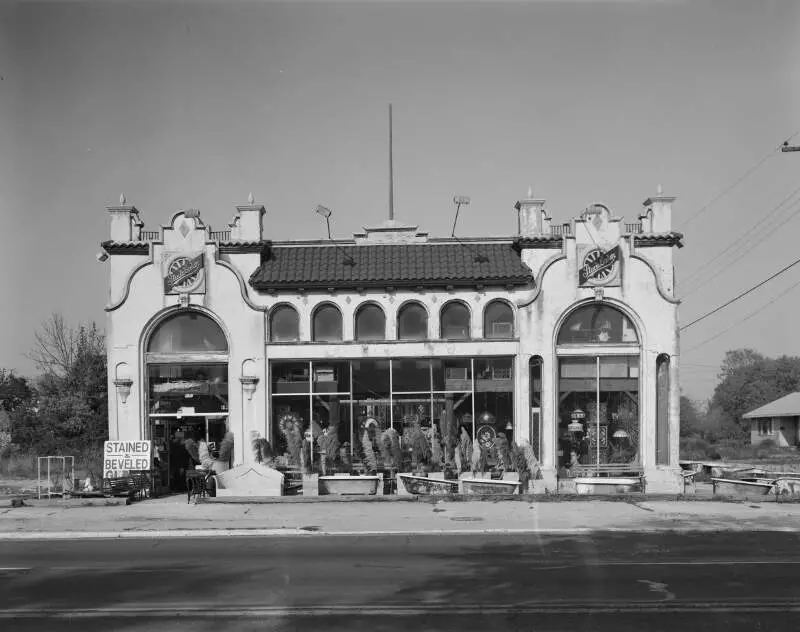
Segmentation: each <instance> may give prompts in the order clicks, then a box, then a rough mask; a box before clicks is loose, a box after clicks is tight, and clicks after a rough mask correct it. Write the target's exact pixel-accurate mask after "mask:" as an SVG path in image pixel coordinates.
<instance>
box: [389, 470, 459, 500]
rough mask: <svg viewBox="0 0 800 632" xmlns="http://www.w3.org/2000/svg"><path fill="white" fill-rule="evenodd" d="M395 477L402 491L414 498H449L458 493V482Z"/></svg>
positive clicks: (429, 478)
mask: <svg viewBox="0 0 800 632" xmlns="http://www.w3.org/2000/svg"><path fill="white" fill-rule="evenodd" d="M397 477H398V480H399V481H400V483H401V484H402V486H403V488H404V490H405V491H406V492H407V493H409V494H413V495H415V496H450V495H452V494H457V493H458V481H449V480H445V479H444V478H433V477H427V476H417V475H415V474H398V475H397Z"/></svg>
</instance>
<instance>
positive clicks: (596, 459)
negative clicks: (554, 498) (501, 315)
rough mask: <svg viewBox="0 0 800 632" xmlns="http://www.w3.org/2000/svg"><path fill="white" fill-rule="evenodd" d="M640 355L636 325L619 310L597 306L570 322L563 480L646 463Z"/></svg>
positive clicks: (562, 367) (561, 394)
mask: <svg viewBox="0 0 800 632" xmlns="http://www.w3.org/2000/svg"><path fill="white" fill-rule="evenodd" d="M640 353H641V348H640V338H639V335H638V333H637V331H636V328H635V326H634V325H633V323H632V322H631V320H630V319H629V318H628V317H627V316H626V315H625V314H624V313H623V312H622V311H620V310H619V309H617V308H616V307H612V306H611V305H608V304H606V303H593V304H590V305H585V306H582V307H579V308H577V309H576V310H575V311H573V312H572V313H571V314H569V316H567V318H566V319H565V320H564V323H563V324H562V325H561V328H560V329H559V332H558V337H557V340H556V355H557V358H558V455H559V458H558V465H559V474H560V475H561V476H562V477H569V476H573V475H575V473H576V471H577V470H579V469H580V468H581V467H586V466H593V465H594V466H601V465H606V464H631V465H632V467H633V466H634V465H638V463H639V462H640V454H639V449H640V445H639V435H640V432H639V427H640V415H639V373H640V371H639V358H640Z"/></svg>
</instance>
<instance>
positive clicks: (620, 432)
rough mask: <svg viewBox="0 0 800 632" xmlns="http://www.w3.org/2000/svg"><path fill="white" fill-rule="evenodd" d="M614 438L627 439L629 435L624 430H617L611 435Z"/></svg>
mask: <svg viewBox="0 0 800 632" xmlns="http://www.w3.org/2000/svg"><path fill="white" fill-rule="evenodd" d="M612 436H613V437H614V438H615V439H627V438H628V437H630V435H629V434H628V433H627V432H625V431H624V430H617V431H616V432H615V433H614V434H613V435H612Z"/></svg>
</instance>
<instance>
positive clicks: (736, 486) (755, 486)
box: [711, 478, 775, 498]
mask: <svg viewBox="0 0 800 632" xmlns="http://www.w3.org/2000/svg"><path fill="white" fill-rule="evenodd" d="M711 482H712V484H713V486H714V496H732V497H734V498H753V497H755V496H766V495H767V494H769V493H770V492H771V491H772V489H773V487H774V486H775V485H774V482H773V481H772V480H768V481H767V480H765V481H763V482H760V481H742V480H737V479H731V478H712V479H711Z"/></svg>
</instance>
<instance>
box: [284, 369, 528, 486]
mask: <svg viewBox="0 0 800 632" xmlns="http://www.w3.org/2000/svg"><path fill="white" fill-rule="evenodd" d="M270 371H271V373H272V428H273V432H272V441H273V445H274V446H275V448H276V450H277V452H278V454H279V455H280V458H282V459H283V460H284V462H286V463H290V464H293V465H295V466H304V467H307V466H309V465H311V464H310V463H308V461H305V460H303V461H302V462H301V459H300V455H299V454H298V449H297V445H296V443H297V441H299V440H300V439H298V438H297V437H298V436H300V435H302V436H305V439H306V441H309V444H308V445H307V446H306V447H305V448H304V450H305V453H304V454H305V456H303V459H306V458H307V459H309V460H310V461H312V463H313V464H315V467H317V468H319V467H321V465H322V464H321V463H320V459H323V458H324V460H325V464H324V469H325V471H326V472H331V471H333V472H336V471H339V470H341V469H345V470H347V471H353V470H356V471H358V470H359V469H360V470H361V471H365V470H369V469H371V467H372V466H373V465H374V463H365V461H367V460H371V459H372V458H373V456H374V457H375V459H377V460H378V461H380V458H384V459H388V458H389V456H388V454H389V453H387V452H386V450H390V448H391V444H392V441H394V440H396V441H397V443H398V446H397V447H398V449H399V450H400V452H401V453H402V456H401V458H400V457H397V455H394V456H392V459H393V461H392V462H393V467H395V468H396V469H398V470H400V471H408V470H409V469H410V468H412V467H416V466H418V465H419V463H420V462H421V461H426V462H428V461H430V459H431V458H435V459H438V462H437V463H436V467H439V468H440V469H441V467H442V466H443V464H444V462H445V461H446V460H447V458H450V459H451V460H452V459H453V458H454V457H453V450H454V448H455V446H456V444H457V443H458V442H459V439H460V438H461V437H462V436H465V437H467V438H468V439H469V440H470V441H473V440H474V439H475V433H476V430H477V424H476V422H475V419H477V418H480V419H481V424H483V425H485V426H490V427H491V428H492V430H493V432H494V433H495V434H496V436H499V437H501V438H503V439H505V440H506V441H507V442H511V441H513V439H514V428H515V425H514V379H513V377H514V365H513V358H511V357H497V358H447V359H441V358H394V359H391V360H351V361H336V362H328V361H310V362H277V361H276V362H273V363H271V365H270ZM312 376H313V378H312ZM290 418H291V421H292V424H296V425H297V426H298V427H297V428H292V429H290V430H291V432H294V435H292V434H291V432H290V431H289V430H287V426H288V425H292V424H288V422H287V420H289V419H290ZM332 420H333V421H332ZM387 431H388V432H387ZM420 433H422V435H423V436H425V437H426V438H427V442H428V444H429V445H431V446H433V445H434V444H437V447H436V449H433V448H432V450H433V452H438V456H436V457H434V456H433V455H420V453H418V452H415V450H414V447H413V446H414V445H418V446H419V445H421V442H420V441H418V440H417V439H416V438H418V437H419V435H420ZM309 435H310V436H309ZM293 437H294V439H293ZM311 437H313V439H312V438H311ZM333 437H335V442H336V443H337V446H336V449H335V450H334V448H333V447H331V439H332V438H333ZM319 438H323V439H322V442H323V444H324V445H323V446H321V447H320V446H319V445H318V443H319ZM293 441H294V443H292V442H293ZM310 443H313V444H314V448H313V450H312V448H311V445H310ZM366 444H369V446H367V445H366ZM293 450H294V451H293ZM382 450H383V452H382ZM448 450H449V455H448ZM370 451H372V452H375V454H368V453H369V452H370ZM345 453H347V456H348V458H347V459H344V458H343V456H344V454H345ZM337 455H338V456H337ZM398 458H399V462H397V460H398Z"/></svg>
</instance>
